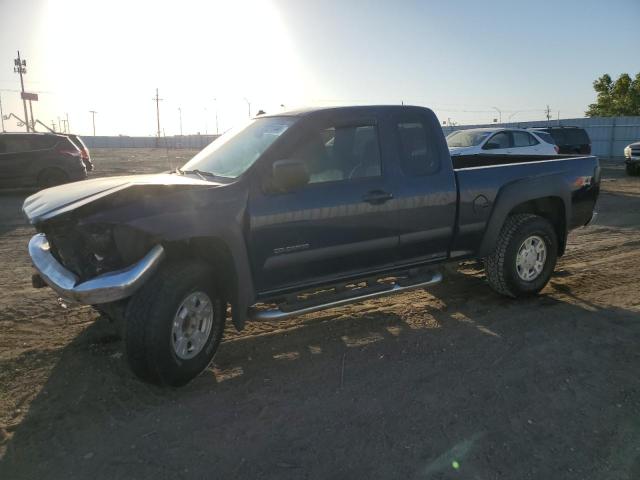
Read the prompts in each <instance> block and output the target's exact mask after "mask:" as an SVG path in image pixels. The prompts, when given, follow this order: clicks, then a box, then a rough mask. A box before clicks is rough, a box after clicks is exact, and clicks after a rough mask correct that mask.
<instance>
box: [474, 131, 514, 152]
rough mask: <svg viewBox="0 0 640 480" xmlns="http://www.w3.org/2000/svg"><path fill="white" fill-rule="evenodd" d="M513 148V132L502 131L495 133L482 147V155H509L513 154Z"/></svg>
mask: <svg viewBox="0 0 640 480" xmlns="http://www.w3.org/2000/svg"><path fill="white" fill-rule="evenodd" d="M512 147H513V139H512V137H511V132H508V131H506V130H505V131H501V132H498V133H494V134H493V135H492V136H491V137H489V138H488V139H487V141H486V142H485V143H484V145H483V146H482V153H490V154H492V155H507V154H510V153H511V149H512Z"/></svg>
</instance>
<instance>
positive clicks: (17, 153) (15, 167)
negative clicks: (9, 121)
mask: <svg viewBox="0 0 640 480" xmlns="http://www.w3.org/2000/svg"><path fill="white" fill-rule="evenodd" d="M22 137H23V138H21V136H20V135H0V186H2V187H5V188H15V187H21V186H23V184H24V180H25V175H26V172H27V171H28V170H29V163H30V162H29V158H28V157H29V155H28V139H27V138H24V136H22Z"/></svg>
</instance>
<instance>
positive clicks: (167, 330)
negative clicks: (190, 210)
mask: <svg viewBox="0 0 640 480" xmlns="http://www.w3.org/2000/svg"><path fill="white" fill-rule="evenodd" d="M219 292H220V290H219V289H218V288H217V286H216V284H215V282H214V281H213V273H212V272H211V270H210V269H209V268H206V267H204V266H203V265H201V264H197V263H194V262H188V263H173V264H168V265H166V266H165V267H164V268H162V269H161V270H160V271H159V272H158V273H157V274H156V275H155V276H154V277H153V278H152V279H151V280H149V282H147V284H145V285H144V286H143V287H142V288H141V289H140V290H139V291H138V292H137V293H136V294H135V295H134V296H133V297H131V300H130V301H129V304H128V305H127V310H126V313H125V349H126V354H127V359H128V362H129V365H130V366H131V369H132V370H133V371H134V373H135V374H136V375H138V377H140V378H141V379H143V380H145V381H147V382H150V383H154V384H156V385H170V386H181V385H184V384H186V383H187V382H189V381H190V380H192V379H193V378H194V377H196V376H197V375H198V374H200V373H201V372H202V371H203V370H204V369H205V368H207V366H208V365H209V363H210V362H211V360H212V359H213V356H214V355H215V352H216V350H217V348H218V345H219V344H220V341H221V339H222V333H223V330H224V323H225V315H226V302H225V300H224V299H223V298H222V296H221V295H220V293H219Z"/></svg>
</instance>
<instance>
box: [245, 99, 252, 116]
mask: <svg viewBox="0 0 640 480" xmlns="http://www.w3.org/2000/svg"><path fill="white" fill-rule="evenodd" d="M244 101H245V102H247V107H249V118H251V102H250V101H249V100H247V97H244Z"/></svg>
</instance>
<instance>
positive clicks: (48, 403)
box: [0, 150, 640, 480]
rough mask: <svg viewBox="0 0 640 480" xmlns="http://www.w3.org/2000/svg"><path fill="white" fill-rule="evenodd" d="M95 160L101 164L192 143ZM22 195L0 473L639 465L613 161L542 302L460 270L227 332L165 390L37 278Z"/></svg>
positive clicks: (639, 375)
mask: <svg viewBox="0 0 640 480" xmlns="http://www.w3.org/2000/svg"><path fill="white" fill-rule="evenodd" d="M92 153H93V156H94V159H95V163H96V166H97V172H96V173H95V174H96V175H98V174H117V173H123V172H131V171H138V172H140V171H159V170H165V169H168V168H169V167H173V166H176V165H179V164H180V163H183V162H184V161H185V160H186V159H187V158H189V156H190V154H189V152H184V151H181V152H176V151H165V150H159V151H153V150H94V151H93V152H92ZM177 157H182V158H177ZM25 195H26V194H25V193H22V192H19V193H16V192H13V193H6V194H2V195H0V259H2V263H1V266H0V285H1V286H2V289H1V290H0V449H1V450H0V458H1V459H0V478H1V479H7V480H9V479H22V478H33V479H40V478H47V479H57V478H60V479H74V478H83V479H84V478H92V479H103V478H104V479H115V478H153V479H164V478H171V479H176V478H211V479H214V478H273V479H303V478H318V479H325V478H335V479H343V478H344V479H353V478H366V479H377V478H416V479H483V480H484V479H541V478H547V479H616V480H618V479H638V478H640V349H639V348H638V346H639V345H640V178H629V177H626V176H625V175H624V172H623V170H622V168H621V167H620V166H615V165H613V164H606V166H605V169H604V180H603V192H602V195H601V199H600V201H599V205H598V210H599V212H600V214H599V216H598V218H597V221H596V223H595V224H594V225H591V226H589V227H587V228H583V229H579V230H577V231H575V232H573V233H572V235H571V237H570V241H569V247H568V251H567V254H566V255H565V256H564V257H563V258H562V259H561V260H560V262H559V265H558V267H557V272H556V274H555V275H554V277H553V278H552V280H551V282H550V284H549V286H548V287H547V288H545V290H544V291H543V292H542V294H541V295H540V296H539V297H537V298H533V299H530V300H526V301H512V300H509V299H505V298H502V297H500V296H498V295H497V294H495V293H493V292H492V291H491V290H490V289H489V287H488V286H487V284H486V282H485V279H484V276H483V274H482V272H481V271H480V270H477V269H476V268H475V265H473V264H467V265H462V266H461V267H460V268H459V269H458V271H457V272H456V271H454V272H448V273H447V275H446V280H445V282H444V283H443V284H441V285H438V286H436V287H434V288H432V289H430V290H429V291H416V292H412V293H407V294H404V295H399V296H395V297H389V298H386V299H378V300H374V301H369V302H366V303H362V304H357V305H354V306H350V307H343V308H339V309H334V310H330V311H325V312H321V313H317V314H313V315H307V316H305V317H302V318H298V319H294V320H289V321H282V322H265V323H254V324H250V325H249V327H248V328H247V329H246V330H245V331H243V332H242V333H240V334H238V333H236V332H234V331H232V330H231V329H227V332H226V340H225V341H224V343H223V344H222V346H221V348H220V350H219V353H218V355H217V357H216V359H215V361H214V364H213V365H212V366H211V367H210V368H209V370H207V371H206V372H205V373H204V374H203V375H201V376H200V377H198V378H197V379H196V380H195V381H193V382H192V383H191V384H189V385H188V386H187V387H185V388H183V389H178V390H171V389H169V390H162V389H158V388H155V387H151V386H148V385H145V384H143V383H141V382H139V381H138V380H136V378H134V377H133V375H132V374H131V373H130V372H129V370H128V368H127V366H126V362H125V359H124V358H123V355H122V346H121V343H120V340H119V339H118V337H117V336H115V335H114V330H113V328H112V326H111V325H110V324H109V323H108V322H107V321H106V320H105V319H102V318H98V315H97V314H96V313H95V312H94V311H93V310H92V309H90V308H88V307H73V308H68V309H63V308H61V307H59V306H58V305H57V303H56V301H55V298H54V296H53V294H52V292H51V290H49V289H41V290H35V289H33V288H31V285H30V263H29V259H28V255H27V251H26V246H27V242H28V239H29V237H30V235H32V229H31V228H30V227H29V226H28V225H27V224H26V223H25V221H24V219H23V218H22V216H21V212H20V207H21V204H22V201H23V200H24V197H25Z"/></svg>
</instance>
